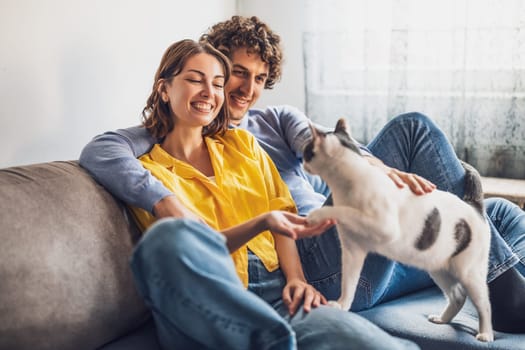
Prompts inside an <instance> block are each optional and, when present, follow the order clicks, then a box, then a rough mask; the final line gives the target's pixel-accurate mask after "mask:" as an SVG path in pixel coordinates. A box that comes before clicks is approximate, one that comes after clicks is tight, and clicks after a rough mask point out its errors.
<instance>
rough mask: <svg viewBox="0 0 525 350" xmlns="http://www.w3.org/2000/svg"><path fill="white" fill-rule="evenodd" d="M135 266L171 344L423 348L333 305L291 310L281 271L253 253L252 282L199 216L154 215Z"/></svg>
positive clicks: (162, 336) (164, 340)
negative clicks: (239, 272) (284, 297)
mask: <svg viewBox="0 0 525 350" xmlns="http://www.w3.org/2000/svg"><path fill="white" fill-rule="evenodd" d="M131 268H132V271H133V274H134V277H135V282H136V285H137V289H138V291H139V293H140V294H141V295H142V297H143V298H144V300H145V302H146V304H147V306H148V307H149V308H150V310H151V311H152V314H153V318H154V320H155V325H156V329H157V334H158V337H159V341H160V343H161V345H162V347H163V348H165V349H230V350H235V349H239V350H246V349H286V350H288V349H297V348H298V349H312V350H314V349H315V350H323V349H418V347H417V345H415V344H413V343H411V342H409V341H406V340H402V339H398V338H395V337H392V336H390V335H389V334H387V333H386V332H384V331H383V330H381V329H380V328H378V327H377V326H375V325H374V324H372V323H371V322H369V321H367V320H366V319H364V318H362V317H360V316H358V315H356V314H354V313H349V312H346V311H342V310H339V309H335V308H332V307H328V306H324V305H322V306H320V307H318V308H315V309H312V310H311V311H310V312H309V313H305V312H303V311H302V308H301V309H300V310H299V312H297V313H296V314H295V315H294V316H293V317H291V316H289V314H288V311H287V308H286V307H285V306H284V304H283V302H282V300H281V293H282V289H283V287H284V284H285V279H284V276H283V274H282V273H281V271H280V270H277V271H274V272H268V271H266V269H265V268H264V266H263V265H262V263H261V261H260V260H259V259H258V258H257V257H256V256H255V255H253V254H250V255H249V275H250V282H249V288H248V289H249V290H246V289H245V288H244V286H243V285H242V283H241V281H240V279H239V277H238V276H237V273H236V271H235V267H234V265H233V261H232V259H231V257H230V254H229V252H228V250H227V248H226V244H225V238H224V236H222V235H221V234H220V233H218V232H216V231H214V230H212V229H210V228H209V227H208V226H206V225H204V224H201V223H198V222H196V221H192V220H186V219H173V218H172V219H163V220H160V221H158V222H157V223H155V224H154V225H153V226H152V227H151V228H150V229H149V230H148V231H146V233H145V235H144V237H143V238H142V239H141V241H140V242H139V243H138V245H137V247H136V248H135V251H134V253H133V256H132V259H131Z"/></svg>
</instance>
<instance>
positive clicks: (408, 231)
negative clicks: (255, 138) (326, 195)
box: [303, 119, 494, 341]
mask: <svg viewBox="0 0 525 350" xmlns="http://www.w3.org/2000/svg"><path fill="white" fill-rule="evenodd" d="M311 129H312V134H313V138H312V141H311V142H310V143H309V144H308V145H306V147H305V149H304V155H303V157H304V167H305V169H306V170H307V171H309V172H310V173H312V174H318V175H320V176H321V178H322V179H324V180H325V181H326V183H327V185H328V187H330V189H331V191H332V197H333V206H325V207H322V208H320V209H317V210H314V211H313V212H311V213H310V215H308V221H309V222H312V223H317V222H320V221H322V220H324V219H326V218H331V219H335V220H336V222H337V230H338V232H339V238H340V241H341V246H342V283H341V296H340V298H339V300H338V301H337V302H336V301H331V302H330V304H331V305H333V306H337V307H341V308H342V309H344V310H348V309H349V308H350V306H351V304H352V301H353V299H354V294H355V290H356V286H357V283H358V280H359V275H360V273H361V269H362V267H363V263H364V260H365V257H366V255H367V254H368V253H369V252H376V253H378V254H381V255H383V256H386V257H388V258H390V259H392V260H396V261H399V262H401V263H405V264H408V265H412V266H415V267H418V268H421V269H424V270H426V271H428V273H429V274H430V276H431V277H432V279H433V280H434V281H435V282H436V284H437V285H438V286H439V287H440V288H441V290H442V291H443V292H444V294H445V295H446V297H447V299H448V305H447V306H446V308H445V310H444V311H443V312H442V314H441V315H440V316H437V315H431V316H429V320H430V321H432V322H434V323H448V322H450V321H451V320H452V318H453V317H454V316H456V314H457V313H458V312H459V311H460V310H461V308H462V307H463V304H464V302H465V299H466V297H467V295H468V296H469V297H470V298H471V300H472V302H473V304H474V306H475V307H476V309H477V311H478V315H479V333H478V334H477V336H476V338H477V339H478V340H480V341H492V340H493V339H494V335H493V332H492V322H491V308H490V303H489V297H488V287H487V283H486V277H487V269H488V255H489V245H490V228H489V226H488V223H487V222H486V220H485V218H484V216H483V202H482V196H481V191H480V190H481V184H480V180H479V174H477V172H476V173H475V174H476V175H477V176H470V179H469V181H470V182H471V183H470V184H466V186H471V187H474V190H478V191H477V192H478V194H477V195H475V196H473V197H474V198H469V199H468V200H467V199H466V200H467V201H468V203H467V202H465V201H462V200H461V199H459V198H458V197H456V196H455V195H453V194H451V193H447V192H443V191H439V190H434V191H433V192H431V193H429V194H425V195H419V196H418V195H415V194H413V193H412V191H411V190H410V189H409V188H408V186H405V188H403V189H400V188H398V187H397V186H396V185H395V184H394V182H393V181H392V180H391V179H390V178H389V177H388V176H387V175H386V174H385V172H383V171H382V170H381V169H379V168H378V167H376V166H373V165H371V164H370V163H369V162H368V161H367V160H366V159H365V158H364V157H363V156H362V155H361V153H360V151H359V148H358V147H357V145H356V144H355V142H354V141H353V139H352V138H351V137H350V135H349V133H348V132H347V130H346V125H345V121H344V120H343V119H340V120H339V121H338V122H337V125H336V127H335V130H334V132H330V133H323V132H321V131H319V130H316V129H315V128H314V127H313V126H311ZM474 171H475V170H474ZM470 174H472V173H470ZM471 192H472V189H466V193H471ZM471 197H472V196H471Z"/></svg>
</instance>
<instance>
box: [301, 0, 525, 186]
mask: <svg viewBox="0 0 525 350" xmlns="http://www.w3.org/2000/svg"><path fill="white" fill-rule="evenodd" d="M305 6H306V17H307V18H306V22H307V25H306V27H305V30H304V33H303V47H304V63H305V78H306V111H307V113H308V115H309V116H310V117H311V118H312V119H314V120H315V121H318V122H320V123H322V124H324V125H327V126H331V125H334V123H335V121H336V120H337V119H338V118H340V117H345V118H347V120H348V121H349V122H350V125H351V129H352V132H353V134H354V137H356V138H357V139H358V140H361V141H363V142H365V143H366V142H368V141H369V140H370V139H371V138H372V137H373V136H374V135H375V134H376V133H377V131H378V130H379V129H380V128H381V127H382V126H383V125H384V124H385V123H386V122H387V121H388V120H389V119H390V118H392V117H394V116H395V115H397V114H400V113H404V112H409V111H420V112H423V113H425V114H427V115H428V116H430V117H431V118H432V119H434V120H435V121H436V122H437V123H438V124H439V125H440V126H441V127H442V128H443V129H444V131H445V132H446V133H447V135H448V136H449V138H450V140H451V142H452V143H453V145H454V147H455V149H456V152H457V153H458V155H459V156H460V157H461V158H462V159H465V160H467V161H469V162H471V163H472V164H474V165H475V166H477V167H478V169H479V170H480V172H481V173H482V174H484V175H490V176H505V177H514V178H525V0H325V1H318V0H310V1H306V2H305Z"/></svg>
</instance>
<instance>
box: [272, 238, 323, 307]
mask: <svg viewBox="0 0 525 350" xmlns="http://www.w3.org/2000/svg"><path fill="white" fill-rule="evenodd" d="M325 230H326V229H324V230H323V231H322V232H324V231H325ZM274 238H275V250H276V251H277V256H278V257H279V265H280V267H281V270H282V271H283V273H284V275H285V277H286V286H285V287H284V289H283V302H284V304H285V305H286V306H287V307H288V312H289V313H290V315H293V314H295V312H296V311H297V308H298V307H299V306H300V305H301V303H303V308H304V311H306V312H309V311H310V310H311V308H312V307H317V306H319V305H320V304H326V303H327V301H326V298H325V297H324V296H323V295H322V294H321V293H320V292H319V291H317V290H316V289H315V288H314V287H313V286H312V285H310V284H308V282H307V281H306V278H305V277H304V272H303V267H302V265H301V259H300V258H299V253H298V251H297V246H296V245H295V242H294V241H293V240H291V239H290V238H289V237H285V236H279V235H275V236H274Z"/></svg>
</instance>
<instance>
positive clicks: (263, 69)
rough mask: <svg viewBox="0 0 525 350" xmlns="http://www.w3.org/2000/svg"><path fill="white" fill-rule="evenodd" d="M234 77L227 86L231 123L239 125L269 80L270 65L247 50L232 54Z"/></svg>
mask: <svg viewBox="0 0 525 350" xmlns="http://www.w3.org/2000/svg"><path fill="white" fill-rule="evenodd" d="M230 59H231V61H232V75H231V77H230V80H228V83H227V84H226V86H225V93H226V95H227V96H228V97H229V105H230V118H231V123H232V124H234V125H239V124H240V122H241V120H242V118H243V117H244V115H245V114H246V113H247V112H248V109H249V108H250V107H252V106H253V105H254V104H255V102H257V99H258V98H259V96H260V95H261V91H262V90H263V89H264V84H265V83H266V79H268V74H269V65H268V63H266V62H263V60H261V57H260V56H259V55H258V54H255V53H249V52H248V51H247V50H246V48H238V49H236V50H234V51H233V52H232V55H231V57H230Z"/></svg>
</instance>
